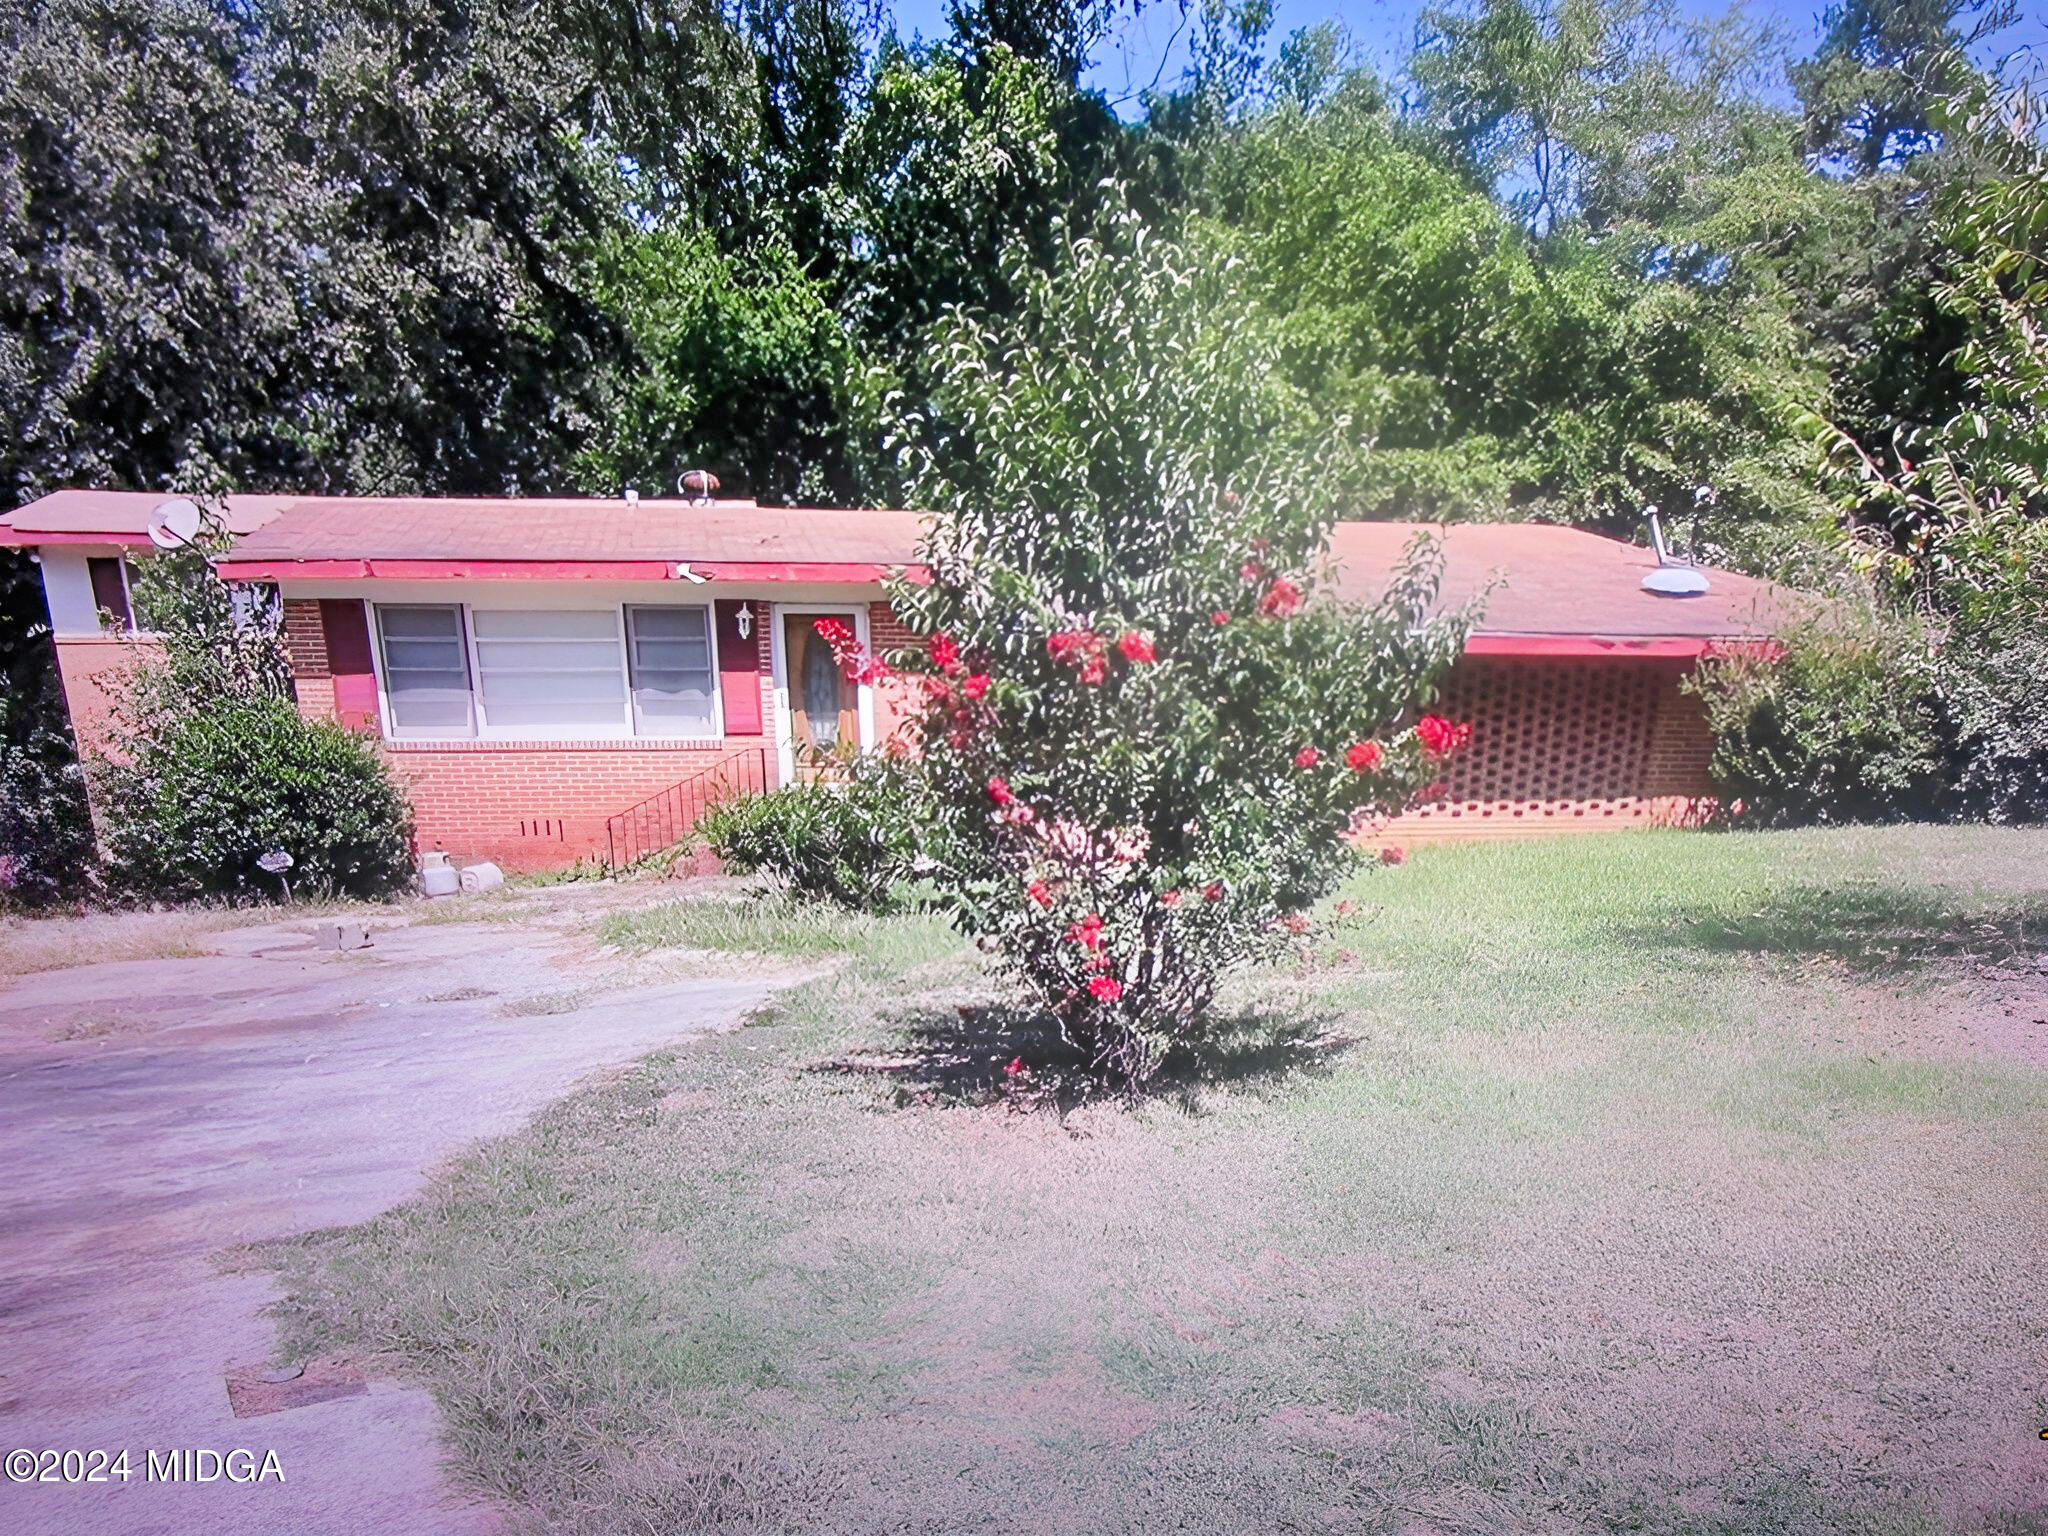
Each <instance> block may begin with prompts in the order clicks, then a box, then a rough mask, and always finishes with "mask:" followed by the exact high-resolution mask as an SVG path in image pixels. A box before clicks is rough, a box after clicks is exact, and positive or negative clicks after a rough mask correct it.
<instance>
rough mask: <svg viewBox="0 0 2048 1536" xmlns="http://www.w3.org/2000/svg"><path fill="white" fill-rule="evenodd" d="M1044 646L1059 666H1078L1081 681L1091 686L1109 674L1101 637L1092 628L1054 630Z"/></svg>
mask: <svg viewBox="0 0 2048 1536" xmlns="http://www.w3.org/2000/svg"><path fill="white" fill-rule="evenodd" d="M1045 648H1046V650H1047V651H1048V652H1050V653H1051V655H1052V659H1053V660H1054V661H1056V662H1058V663H1059V664H1060V665H1061V666H1063V667H1075V668H1078V669H1079V670H1080V673H1081V681H1082V682H1083V683H1085V684H1086V685H1088V686H1089V687H1091V688H1092V687H1094V686H1096V685H1097V684H1099V683H1101V682H1102V680H1103V679H1104V678H1106V677H1108V676H1109V660H1108V657H1107V656H1106V655H1105V650H1106V647H1105V644H1104V641H1103V638H1102V636H1100V635H1098V634H1096V633H1095V631H1094V630H1092V629H1062V630H1058V631H1055V632H1054V633H1053V634H1051V635H1048V636H1047V637H1046V641H1045Z"/></svg>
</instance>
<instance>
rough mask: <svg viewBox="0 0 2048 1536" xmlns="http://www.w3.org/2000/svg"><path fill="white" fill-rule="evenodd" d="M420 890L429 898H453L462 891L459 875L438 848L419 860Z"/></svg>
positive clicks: (446, 856)
mask: <svg viewBox="0 0 2048 1536" xmlns="http://www.w3.org/2000/svg"><path fill="white" fill-rule="evenodd" d="M420 889H421V890H422V891H424V892H425V893H426V894H427V895H429V896H453V895H454V894H455V893H456V892H457V891H459V890H461V889H462V876H461V874H460V873H459V872H457V870H456V868H455V866H454V865H453V864H450V863H449V862H448V855H447V854H445V853H443V852H442V851H441V850H440V849H438V848H436V849H435V850H434V851H433V852H432V853H430V854H428V855H427V856H426V857H425V858H423V859H421V860H420Z"/></svg>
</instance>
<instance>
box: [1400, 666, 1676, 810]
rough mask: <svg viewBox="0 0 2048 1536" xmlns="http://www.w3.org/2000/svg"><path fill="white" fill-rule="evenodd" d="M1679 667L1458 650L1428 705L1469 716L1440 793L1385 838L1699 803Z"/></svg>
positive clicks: (1461, 717) (1460, 716) (1455, 716)
mask: <svg viewBox="0 0 2048 1536" xmlns="http://www.w3.org/2000/svg"><path fill="white" fill-rule="evenodd" d="M1683 676H1684V668H1683V667H1682V666H1679V665H1675V664H1671V663H1662V662H1643V661H1621V660H1617V661H1608V660H1597V661H1552V660H1541V659H1530V660H1508V659H1497V658H1481V657H1474V658H1470V659H1467V660H1465V661H1462V662H1460V663H1459V664H1458V666H1457V667H1456V668H1455V669H1454V670H1453V672H1452V673H1451V676H1450V678H1449V679H1448V680H1447V681H1446V684H1445V687H1444V693H1443V698H1442V699H1441V700H1440V701H1439V703H1438V704H1437V705H1436V706H1435V707H1436V709H1437V711H1438V712H1439V713H1441V714H1445V715H1448V716H1450V717H1451V718H1452V719H1454V720H1469V721H1471V722H1472V745H1471V748H1470V749H1469V750H1468V751H1467V752H1466V753H1464V754H1463V755H1462V756H1460V757H1459V758H1457V759H1455V760H1454V761H1453V763H1452V766H1451V768H1450V771H1449V772H1448V773H1447V774H1446V775H1445V794H1444V797H1443V798H1442V799H1441V800H1438V801H1435V802H1433V803H1431V804H1428V805H1425V806H1422V807H1420V808H1419V809H1417V810H1415V811H1411V812H1409V813H1408V814H1407V815H1405V816H1399V817H1396V818H1395V819H1394V820H1393V821H1392V822H1391V823H1390V824H1389V825H1388V827H1387V828H1386V830H1385V838H1386V840H1387V841H1390V842H1397V843H1398V842H1418V841H1434V840H1437V839H1442V838H1453V837H1457V838H1465V837H1521V836H1532V835H1539V834H1542V833H1547V832H1569V831H1586V830H1592V829H1596V828H1600V827H1615V826H1643V825H1681V824H1687V823H1691V822H1694V821H1696V820H1698V819H1699V818H1700V817H1701V816H1702V815H1703V814H1705V812H1706V811H1707V810H1708V809H1709V808H1710V802H1711V796H1712V794H1713V785H1712V783H1711V781H1710V780H1709V779H1708V777H1707V758H1708V755H1709V753H1710V752H1711V751H1712V747H1713V742H1712V738H1711V736H1710V735H1709V733H1708V730H1707V722H1706V715H1705V713H1704V711H1703V710H1702V709H1701V707H1700V703H1699V701H1698V700H1697V699H1694V698H1691V697H1689V696H1687V695H1686V694H1684V693H1682V692H1681V691H1680V689H1679V686H1678V685H1679V682H1680V679H1681V678H1682V677H1683Z"/></svg>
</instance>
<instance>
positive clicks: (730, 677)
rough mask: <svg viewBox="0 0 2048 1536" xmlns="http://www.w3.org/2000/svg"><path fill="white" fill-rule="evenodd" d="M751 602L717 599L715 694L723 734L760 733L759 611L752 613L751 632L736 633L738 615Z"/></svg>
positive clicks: (738, 631) (738, 624) (737, 629)
mask: <svg viewBox="0 0 2048 1536" xmlns="http://www.w3.org/2000/svg"><path fill="white" fill-rule="evenodd" d="M752 606H753V605H752V604H751V603H745V602H729V601H728V602H720V603H718V604H716V605H715V607H716V609H717V613H718V696H719V700H720V702H721V703H722V704H723V705H724V707H725V734H726V735H728V736H759V735H760V734H761V648H762V640H763V638H764V637H763V634H762V630H761V624H760V615H759V614H756V615H754V623H753V626H752V629H751V632H750V633H748V634H747V635H745V636H742V635H741V634H740V615H741V614H742V613H744V612H746V611H747V610H748V609H750V608H751V607H752Z"/></svg>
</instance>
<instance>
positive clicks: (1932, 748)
mask: <svg viewBox="0 0 2048 1536" xmlns="http://www.w3.org/2000/svg"><path fill="white" fill-rule="evenodd" d="M1686 686H1687V688H1688V689H1689V690H1691V691H1692V692H1694V693H1696V694H1697V695H1698V696H1699V697H1700V698H1701V699H1702V700H1703V701H1704V703H1705V705H1706V709H1707V718H1708V722H1709V724H1710V725H1711V727H1712V729H1713V733H1714V755H1713V759H1712V773H1713V778H1714V782H1715V786H1716V788H1717V789H1718V791H1719V793H1720V795H1721V798H1722V802H1723V804H1724V805H1726V806H1729V807H1731V808H1737V807H1739V811H1737V812H1736V814H1737V815H1739V818H1740V819H1741V820H1742V821H1744V822H1745V823H1758V824H1762V825H1767V826H1783V825H1791V824H1797V823H1807V822H1819V823H1825V822H1842V821H1884V820H1895V819H1897V818H1900V817H1904V816H1911V815H1915V814H1925V813H1927V812H1928V811H1929V810H1931V809H1933V808H1934V807H1935V806H1936V805H1938V804H1939V803H1940V801H1941V799H1942V796H1943V786H1942V775H1941V753H1940V732H1939V707H1938V698H1937V694H1936V689H1935V681H1934V673H1933V665H1932V661H1931V658H1930V656H1929V653H1928V648H1927V646H1926V643H1925V641H1924V638H1923V637H1921V636H1919V635H1918V634H1917V633H1916V632H1915V631H1914V629H1913V627H1912V626H1910V625H1908V624H1906V623H1905V622H1903V621H1899V620H1893V621H1890V622H1887V621H1886V620H1883V619H1880V618H1878V617H1876V616H1874V615H1861V614H1854V613H1849V612H1846V611H1845V612H1838V613H1835V614H1832V615H1830V616H1829V617H1828V618H1827V619H1826V620H1808V621H1806V622H1804V623H1801V624H1797V625H1794V626H1792V627H1790V628H1788V629H1787V630H1786V631H1785V632H1784V633H1783V634H1782V635H1781V636H1780V648H1779V650H1778V652H1777V653H1776V654H1763V653H1759V652H1754V651H1743V652H1734V653H1730V654H1726V655H1721V656H1714V657H1709V658H1708V659H1707V660H1705V661H1703V662H1702V663H1701V664H1700V666H1699V669H1698V670H1697V672H1696V673H1695V674H1694V675H1693V677H1692V678H1691V679H1689V680H1688V682H1687V684H1686Z"/></svg>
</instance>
